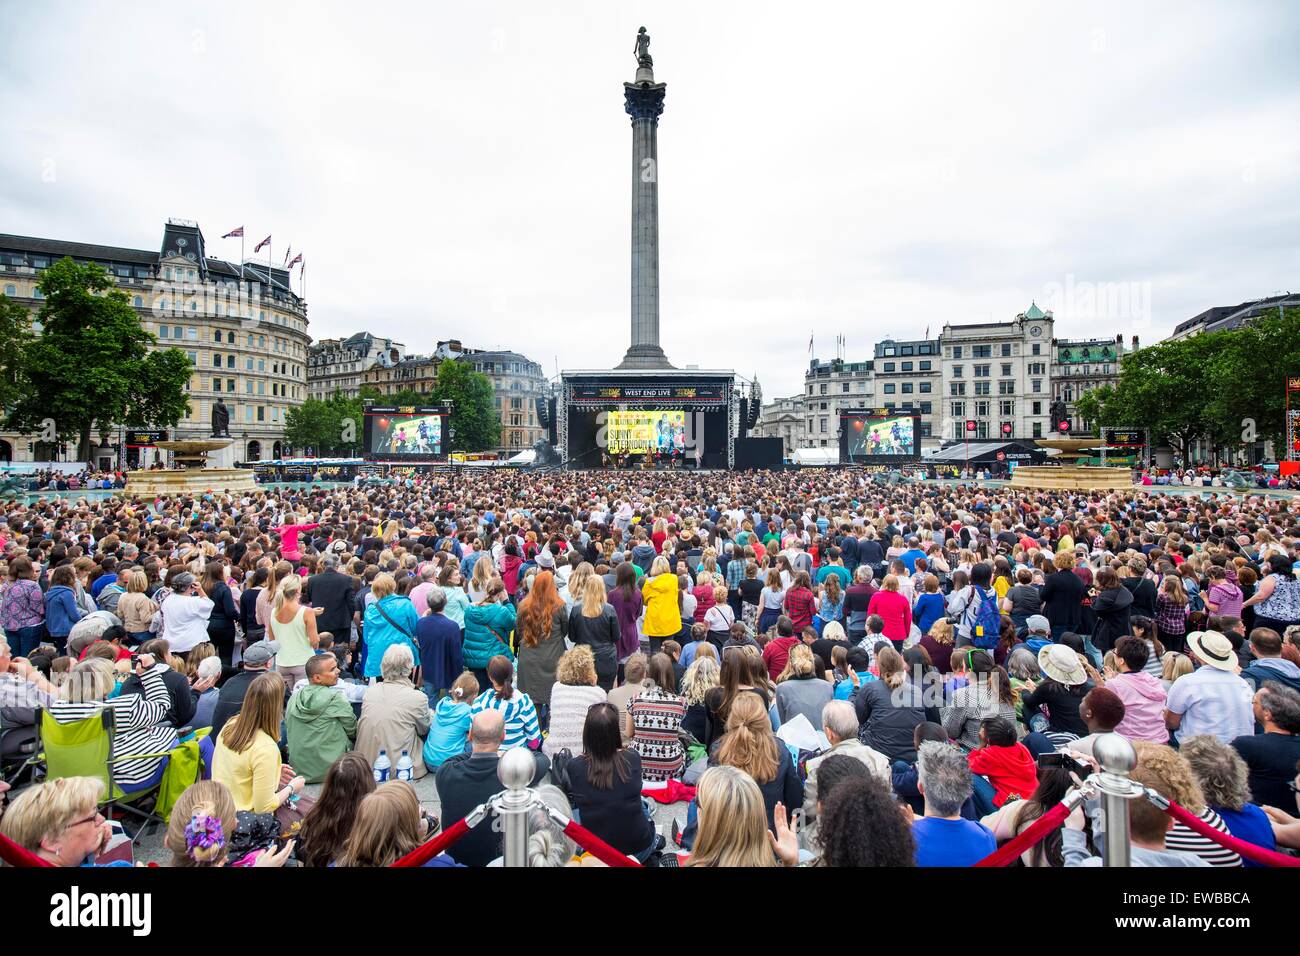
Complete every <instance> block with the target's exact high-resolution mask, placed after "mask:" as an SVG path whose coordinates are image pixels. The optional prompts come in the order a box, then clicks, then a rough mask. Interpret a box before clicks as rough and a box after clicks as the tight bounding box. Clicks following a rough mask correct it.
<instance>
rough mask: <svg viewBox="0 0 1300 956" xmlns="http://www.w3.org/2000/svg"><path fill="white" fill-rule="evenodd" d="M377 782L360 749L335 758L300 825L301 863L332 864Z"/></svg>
mask: <svg viewBox="0 0 1300 956" xmlns="http://www.w3.org/2000/svg"><path fill="white" fill-rule="evenodd" d="M376 786H377V784H376V783H375V775H374V773H373V772H372V771H371V769H370V764H368V763H367V762H366V758H365V757H363V756H361V754H359V753H357V752H356V751H352V752H350V753H345V754H344V755H343V756H341V757H339V759H338V760H336V761H334V765H333V766H332V767H330V768H329V770H328V771H327V772H326V774H325V782H324V784H322V786H321V790H320V796H318V797H317V798H316V803H315V805H314V806H313V807H312V808H311V809H310V810H308V811H307V815H306V816H305V817H303V820H302V823H301V825H300V826H299V829H298V852H297V859H298V864H299V865H300V866H329V865H330V864H331V863H332V862H334V858H335V857H336V856H338V854H339V852H340V851H341V850H342V848H343V847H344V846H346V845H347V842H348V835H349V834H351V832H352V826H353V824H354V823H355V822H356V817H357V808H358V807H359V806H360V805H361V800H362V798H364V797H365V796H366V794H368V793H373V792H374V790H375V787H376Z"/></svg>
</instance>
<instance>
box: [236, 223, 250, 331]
mask: <svg viewBox="0 0 1300 956" xmlns="http://www.w3.org/2000/svg"><path fill="white" fill-rule="evenodd" d="M245 232H247V230H246V229H245V228H244V227H243V226H240V227H239V284H238V285H237V286H236V288H237V289H238V290H239V298H240V299H241V300H242V301H241V302H240V303H239V305H240V312H241V313H242V312H243V310H244V309H245V308H251V306H250V305H249V303H248V293H247V291H246V290H247V288H248V286H247V285H246V284H245V282H244V233H245Z"/></svg>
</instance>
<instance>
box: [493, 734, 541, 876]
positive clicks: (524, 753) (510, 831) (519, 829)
mask: <svg viewBox="0 0 1300 956" xmlns="http://www.w3.org/2000/svg"><path fill="white" fill-rule="evenodd" d="M536 769H537V765H536V764H535V763H534V761H533V753H532V751H531V750H529V749H528V748H527V747H516V748H514V749H513V750H507V751H506V752H505V753H504V754H502V755H501V757H500V758H499V759H498V761H497V777H498V778H499V779H500V781H501V783H502V784H503V785H504V786H505V788H506V789H505V792H503V793H501V794H498V795H497V796H496V797H495V798H494V799H493V803H494V804H495V805H496V811H497V816H498V817H499V818H500V820H501V838H502V839H501V842H502V847H503V849H504V854H503V856H504V859H503V860H502V863H504V864H505V865H506V866H526V865H527V860H528V811H529V810H530V809H531V808H532V806H533V791H532V790H530V789H529V788H528V784H529V783H531V782H532V779H533V774H534V773H535V772H536Z"/></svg>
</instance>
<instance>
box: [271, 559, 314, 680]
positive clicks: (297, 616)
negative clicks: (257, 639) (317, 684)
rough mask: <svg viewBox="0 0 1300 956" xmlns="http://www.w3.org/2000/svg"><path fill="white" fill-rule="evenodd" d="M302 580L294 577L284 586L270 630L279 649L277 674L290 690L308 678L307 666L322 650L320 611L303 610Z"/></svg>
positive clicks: (277, 598) (281, 589)
mask: <svg viewBox="0 0 1300 956" xmlns="http://www.w3.org/2000/svg"><path fill="white" fill-rule="evenodd" d="M301 597H302V578H300V577H298V575H296V574H291V575H289V576H288V577H287V578H285V579H284V580H283V581H281V582H280V587H279V588H278V589H277V591H276V595H275V604H274V605H273V606H272V609H271V616H270V617H269V618H267V622H266V629H267V632H268V633H269V634H270V635H271V639H272V640H273V641H275V643H276V646H277V647H279V649H280V650H279V653H278V654H277V655H276V671H277V672H278V673H279V674H280V676H281V677H282V678H284V684H285V688H286V690H292V689H293V686H294V685H295V684H296V683H298V681H300V680H305V679H306V677H307V662H308V661H309V660H311V658H312V655H313V654H314V653H315V652H316V649H317V648H318V647H319V646H320V634H319V633H318V632H317V630H316V616H317V613H318V612H317V609H315V608H309V607H303V605H302V604H301V603H299V598H301Z"/></svg>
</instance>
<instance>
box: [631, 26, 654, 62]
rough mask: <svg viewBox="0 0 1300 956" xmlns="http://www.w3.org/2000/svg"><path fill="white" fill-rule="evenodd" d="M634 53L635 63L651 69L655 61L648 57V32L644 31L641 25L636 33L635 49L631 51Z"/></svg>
mask: <svg viewBox="0 0 1300 956" xmlns="http://www.w3.org/2000/svg"><path fill="white" fill-rule="evenodd" d="M632 52H633V53H634V54H635V55H636V65H637V66H638V67H645V68H646V69H652V68H653V67H654V65H655V61H654V60H652V59H650V34H648V33H646V32H645V27H642V28H641V29H640V30H638V31H637V34H636V49H635V50H633V51H632Z"/></svg>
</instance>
